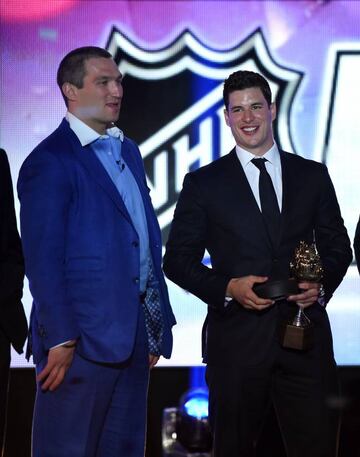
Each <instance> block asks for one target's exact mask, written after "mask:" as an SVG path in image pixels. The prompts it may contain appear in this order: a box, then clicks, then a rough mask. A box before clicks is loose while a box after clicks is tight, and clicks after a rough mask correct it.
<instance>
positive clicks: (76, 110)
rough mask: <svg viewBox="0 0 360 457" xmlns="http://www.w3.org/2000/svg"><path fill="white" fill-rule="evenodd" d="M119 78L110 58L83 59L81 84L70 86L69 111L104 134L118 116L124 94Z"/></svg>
mask: <svg viewBox="0 0 360 457" xmlns="http://www.w3.org/2000/svg"><path fill="white" fill-rule="evenodd" d="M121 80H122V75H121V73H120V71H119V70H118V68H117V66H116V64H115V62H114V61H113V60H112V59H110V58H109V59H106V58H103V57H99V58H91V59H88V60H86V61H85V76H84V81H83V87H82V88H81V89H79V88H77V87H75V86H73V85H69V87H70V89H71V91H70V92H69V94H67V96H68V101H69V111H70V112H72V113H73V114H74V115H75V116H76V117H78V118H79V119H81V120H82V121H83V122H85V124H87V125H88V126H89V127H91V128H93V129H94V130H96V131H97V132H98V133H101V134H103V133H105V131H106V128H107V127H108V126H109V125H111V124H112V123H113V122H115V121H117V120H118V118H119V114H120V106H121V99H122V96H123V88H122V85H121ZM66 84H67V83H66Z"/></svg>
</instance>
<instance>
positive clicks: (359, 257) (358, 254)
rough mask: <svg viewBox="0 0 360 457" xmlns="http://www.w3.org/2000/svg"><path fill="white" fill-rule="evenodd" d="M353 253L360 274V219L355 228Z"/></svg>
mask: <svg viewBox="0 0 360 457" xmlns="http://www.w3.org/2000/svg"><path fill="white" fill-rule="evenodd" d="M354 252H355V260H356V264H357V267H358V270H359V273H360V217H359V221H358V223H357V226H356V231H355V238H354Z"/></svg>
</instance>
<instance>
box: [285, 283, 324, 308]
mask: <svg viewBox="0 0 360 457" xmlns="http://www.w3.org/2000/svg"><path fill="white" fill-rule="evenodd" d="M299 289H301V290H302V292H301V293H300V294H296V295H290V296H289V297H288V298H287V300H289V301H294V302H296V303H297V304H298V305H299V306H302V307H303V308H307V307H308V306H311V305H313V304H314V303H315V302H316V301H317V299H318V298H319V291H320V284H319V283H317V282H301V283H299Z"/></svg>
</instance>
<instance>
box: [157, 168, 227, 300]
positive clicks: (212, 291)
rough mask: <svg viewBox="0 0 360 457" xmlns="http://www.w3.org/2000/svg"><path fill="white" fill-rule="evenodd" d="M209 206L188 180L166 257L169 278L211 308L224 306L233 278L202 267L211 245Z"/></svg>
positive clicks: (175, 215) (176, 213)
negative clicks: (207, 246)
mask: <svg viewBox="0 0 360 457" xmlns="http://www.w3.org/2000/svg"><path fill="white" fill-rule="evenodd" d="M207 227H208V216H207V212H206V205H205V203H204V199H203V198H202V196H201V192H200V191H199V188H198V186H197V183H196V182H195V180H194V178H193V176H192V175H191V174H188V175H186V176H185V179H184V185H183V189H182V191H181V193H180V196H179V200H178V202H177V205H176V209H175V213H174V220H173V222H172V225H171V229H170V234H169V239H168V242H167V244H166V253H165V256H164V272H165V274H166V276H167V277H168V278H169V279H171V280H172V281H173V282H175V283H176V284H178V285H179V286H180V287H182V288H183V289H186V290H188V291H189V292H191V293H192V294H194V295H196V296H197V297H199V298H200V299H201V300H203V301H204V302H206V303H207V304H208V305H209V306H211V307H214V308H218V309H221V308H223V306H224V298H225V293H226V287H227V284H228V282H229V281H230V279H231V278H230V277H226V276H224V275H220V274H218V273H217V272H215V271H214V270H213V269H211V268H208V267H206V266H205V265H204V264H203V263H202V259H203V256H204V252H205V248H206V244H207V243H206V241H207Z"/></svg>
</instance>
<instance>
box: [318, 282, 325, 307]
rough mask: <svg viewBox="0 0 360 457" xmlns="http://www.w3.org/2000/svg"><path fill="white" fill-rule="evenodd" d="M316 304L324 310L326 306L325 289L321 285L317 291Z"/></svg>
mask: <svg viewBox="0 0 360 457" xmlns="http://www.w3.org/2000/svg"><path fill="white" fill-rule="evenodd" d="M317 302H318V303H319V305H320V306H323V307H324V308H325V306H326V301H325V289H324V286H323V285H322V284H320V289H319V295H318V299H317Z"/></svg>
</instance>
